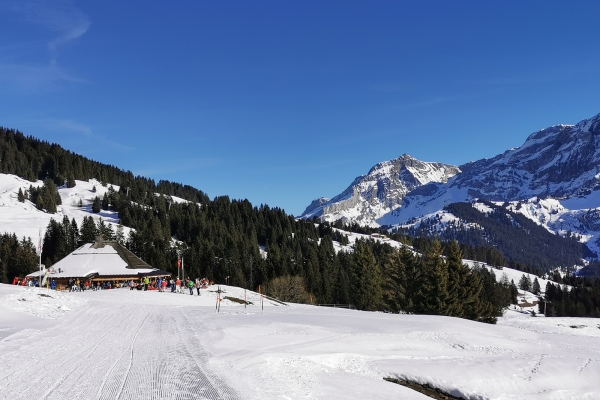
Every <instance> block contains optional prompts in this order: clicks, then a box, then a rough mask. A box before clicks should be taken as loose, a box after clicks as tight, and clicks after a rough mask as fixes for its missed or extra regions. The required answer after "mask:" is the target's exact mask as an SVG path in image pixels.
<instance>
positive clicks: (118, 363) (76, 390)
mask: <svg viewBox="0 0 600 400" xmlns="http://www.w3.org/2000/svg"><path fill="white" fill-rule="evenodd" d="M192 313H193V317H190V316H189V315H188V314H192ZM203 318H205V315H203V314H202V313H200V312H197V311H192V310H191V309H190V308H178V307H172V306H164V307H145V306H139V307H131V306H130V305H129V306H126V307H125V306H118V305H115V304H111V303H108V304H101V305H98V307H89V308H85V309H83V310H81V311H79V312H77V313H74V314H72V315H70V316H68V317H66V318H65V319H64V320H63V321H61V322H62V323H61V324H59V325H57V326H55V327H53V328H51V329H49V330H46V331H40V332H37V333H35V334H34V335H37V336H38V337H36V338H35V340H27V341H25V340H18V338H15V340H9V341H4V342H0V344H1V345H2V346H1V348H2V355H1V356H0V398H7V399H8V398H19V399H71V398H73V399H75V398H77V399H84V398H95V399H149V400H151V399H218V400H221V399H222V400H226V399H238V398H239V396H238V395H237V394H236V392H235V391H234V390H233V389H232V388H230V387H228V386H227V385H226V384H225V383H224V382H223V381H222V380H220V379H219V378H218V377H216V376H215V375H214V374H212V373H211V372H210V371H208V369H207V368H206V364H207V362H208V360H209V354H208V353H207V352H206V351H205V350H204V349H203V348H202V346H201V344H200V341H198V340H197V336H196V333H197V331H198V330H202V329H203V324H202V320H203ZM183 331H187V333H186V334H184V333H183ZM190 332H193V333H194V334H193V335H190V334H189V333H190ZM23 357H26V358H29V361H28V362H26V363H24V362H23V361H22V359H23ZM15 365H17V366H19V367H18V368H13V367H12V366H15Z"/></svg>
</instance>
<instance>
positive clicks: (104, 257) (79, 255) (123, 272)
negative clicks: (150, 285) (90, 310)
mask: <svg viewBox="0 0 600 400" xmlns="http://www.w3.org/2000/svg"><path fill="white" fill-rule="evenodd" d="M52 270H53V273H52V275H51V277H52V278H54V279H57V278H58V279H65V278H90V277H94V276H101V277H102V276H107V277H119V276H141V275H147V274H150V273H153V272H160V275H164V274H165V273H164V272H162V271H159V270H158V269H156V268H152V267H151V266H150V265H148V264H146V263H145V262H144V261H143V260H141V259H140V258H138V257H136V256H135V255H134V254H133V253H132V252H130V251H129V250H127V249H126V248H125V247H123V246H122V245H121V244H119V243H118V242H102V241H97V242H95V243H87V244H84V245H83V246H81V247H80V248H78V249H77V250H75V251H74V252H72V253H71V254H69V255H68V256H66V257H65V258H63V259H62V260H60V261H58V262H57V263H56V264H54V265H53V266H52ZM38 274H39V272H34V273H32V274H29V275H28V276H32V277H33V276H37V275H38Z"/></svg>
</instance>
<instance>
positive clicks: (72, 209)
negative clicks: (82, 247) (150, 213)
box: [0, 174, 188, 244]
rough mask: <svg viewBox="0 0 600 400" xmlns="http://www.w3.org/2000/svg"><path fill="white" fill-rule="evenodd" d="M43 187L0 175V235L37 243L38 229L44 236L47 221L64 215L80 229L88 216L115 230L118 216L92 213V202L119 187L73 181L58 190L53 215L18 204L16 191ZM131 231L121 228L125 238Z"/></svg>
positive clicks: (13, 176)
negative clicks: (14, 236) (71, 183)
mask: <svg viewBox="0 0 600 400" xmlns="http://www.w3.org/2000/svg"><path fill="white" fill-rule="evenodd" d="M42 185H43V182H42V181H37V182H29V181H28V180H25V179H22V178H19V177H18V176H15V175H10V174H0V233H5V232H8V233H14V234H15V235H17V237H18V238H19V239H22V238H24V237H25V238H27V237H29V238H31V240H32V241H33V243H34V244H37V241H38V236H39V231H40V229H41V231H42V236H43V235H44V233H45V231H46V227H47V226H48V223H49V222H50V219H54V220H56V221H57V222H60V221H62V219H63V217H64V216H67V217H68V218H69V220H71V219H73V218H74V219H75V221H76V222H77V225H78V226H80V227H81V223H82V221H83V218H84V217H86V216H91V217H92V218H94V220H96V221H97V220H98V219H100V218H102V220H103V221H104V222H105V223H107V224H110V225H112V228H113V231H115V230H116V227H117V225H118V224H119V215H118V213H117V212H115V211H110V210H101V211H100V212H99V213H94V212H92V202H93V201H94V198H95V197H100V198H102V197H103V196H104V194H105V193H107V192H108V191H109V188H111V187H112V188H113V190H115V191H119V186H118V185H111V184H106V185H105V186H103V185H102V184H101V183H100V182H99V181H98V180H96V179H90V180H89V181H88V182H85V181H78V180H76V181H75V186H74V187H72V188H68V187H66V186H62V187H59V188H58V193H59V195H60V198H61V202H62V205H58V206H57V212H56V213H55V214H50V213H47V212H44V211H40V210H38V209H37V208H36V207H35V205H34V204H32V203H31V202H30V201H29V200H25V202H24V203H21V202H19V201H18V199H17V194H18V192H19V189H21V191H23V192H25V191H26V190H27V189H29V187H30V186H33V187H41V186H42ZM157 196H158V194H157ZM169 198H170V199H171V201H173V202H174V203H183V202H188V200H185V199H182V198H179V197H176V196H169ZM80 203H81V205H82V206H81V207H80V206H79V204H80ZM130 230H131V229H130V228H128V227H123V233H124V235H125V236H127V235H128V234H129V231H130Z"/></svg>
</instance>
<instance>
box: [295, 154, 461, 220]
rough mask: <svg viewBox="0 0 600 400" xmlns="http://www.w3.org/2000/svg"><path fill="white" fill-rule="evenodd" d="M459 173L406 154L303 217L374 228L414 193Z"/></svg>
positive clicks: (322, 201)
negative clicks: (355, 222) (376, 222)
mask: <svg viewBox="0 0 600 400" xmlns="http://www.w3.org/2000/svg"><path fill="white" fill-rule="evenodd" d="M457 173H460V169H459V168H458V167H456V166H453V165H448V164H443V163H430V162H423V161H419V160H417V159H416V158H414V157H412V156H410V155H408V154H403V155H401V156H400V157H398V158H395V159H393V160H389V161H384V162H381V163H378V164H376V165H374V166H373V167H372V168H371V169H370V170H369V172H368V173H367V174H366V175H361V176H359V177H357V178H356V179H355V180H354V181H353V182H352V184H351V185H350V186H349V187H348V188H347V189H346V190H344V191H343V192H342V193H341V194H339V195H337V196H335V197H333V198H332V199H330V200H327V199H323V198H321V199H318V200H315V201H313V202H312V203H311V204H310V205H309V206H308V207H307V208H306V210H305V211H304V213H303V214H302V217H303V218H311V217H314V216H324V218H325V219H327V220H338V219H344V220H352V221H357V222H360V223H362V224H366V225H374V224H375V219H377V218H379V217H380V216H381V215H383V214H385V213H387V212H389V211H391V210H394V209H396V208H398V207H399V206H400V205H401V204H402V199H403V198H404V196H405V195H406V194H407V193H409V192H410V191H412V190H414V189H415V188H417V187H420V186H423V185H425V184H427V183H430V182H446V181H447V180H448V179H449V178H451V177H452V176H454V175H456V174H457Z"/></svg>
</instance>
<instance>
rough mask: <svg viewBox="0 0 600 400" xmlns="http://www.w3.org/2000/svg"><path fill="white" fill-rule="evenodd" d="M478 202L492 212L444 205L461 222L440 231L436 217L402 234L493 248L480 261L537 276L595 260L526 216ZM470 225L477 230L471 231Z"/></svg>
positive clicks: (583, 248)
mask: <svg viewBox="0 0 600 400" xmlns="http://www.w3.org/2000/svg"><path fill="white" fill-rule="evenodd" d="M478 202H480V203H483V204H485V205H486V206H487V207H489V208H490V209H492V210H493V211H492V212H489V213H482V212H480V211H479V210H477V209H476V208H474V207H473V205H472V204H470V203H453V204H449V205H447V206H446V207H445V208H444V210H445V211H447V212H449V213H452V214H453V215H454V216H456V217H457V218H460V220H462V221H464V222H462V221H461V222H460V223H454V222H450V223H448V224H447V225H445V226H444V227H443V228H442V229H437V228H435V227H436V226H441V225H440V224H439V222H440V220H439V217H438V218H435V217H434V218H431V219H429V220H427V221H425V222H423V223H421V224H420V225H419V226H418V227H417V228H411V229H407V230H404V231H402V232H403V233H405V234H407V235H410V236H413V237H437V238H439V239H440V240H457V241H459V242H460V243H462V244H465V245H469V246H471V247H475V248H488V249H489V248H494V249H496V256H492V255H491V254H490V257H491V259H488V260H486V259H484V260H479V261H486V262H489V263H490V264H492V265H496V266H502V265H505V266H509V267H511V268H515V269H519V270H522V271H527V272H532V273H536V274H537V275H540V274H541V273H547V272H550V271H551V270H552V269H554V268H557V267H562V268H563V269H566V268H568V267H572V266H574V265H577V264H581V260H582V259H583V258H587V257H593V258H595V257H596V255H595V254H594V253H592V252H591V251H590V250H589V248H588V247H587V246H586V245H585V244H583V243H580V242H578V241H577V240H576V239H575V238H565V237H562V236H559V235H555V234H552V233H550V232H548V231H547V230H546V229H545V228H544V227H542V226H540V225H537V224H536V223H535V222H533V221H531V220H530V219H528V218H527V217H525V216H523V215H521V214H518V213H514V212H512V211H510V210H508V209H507V208H506V207H504V206H499V205H496V204H494V203H491V202H487V201H484V200H478ZM473 224H476V225H477V226H478V227H479V228H473ZM497 255H501V256H502V257H498V256H497ZM467 258H468V257H467Z"/></svg>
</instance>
